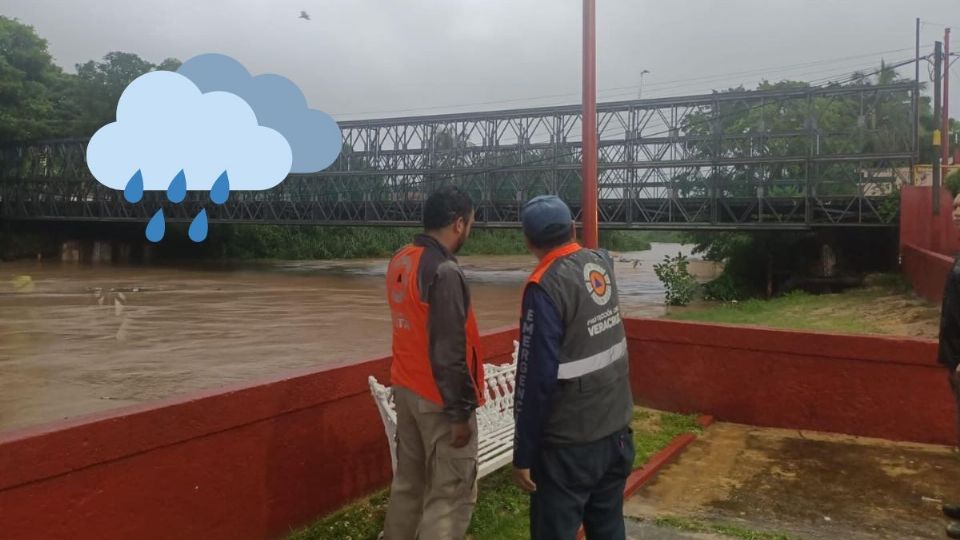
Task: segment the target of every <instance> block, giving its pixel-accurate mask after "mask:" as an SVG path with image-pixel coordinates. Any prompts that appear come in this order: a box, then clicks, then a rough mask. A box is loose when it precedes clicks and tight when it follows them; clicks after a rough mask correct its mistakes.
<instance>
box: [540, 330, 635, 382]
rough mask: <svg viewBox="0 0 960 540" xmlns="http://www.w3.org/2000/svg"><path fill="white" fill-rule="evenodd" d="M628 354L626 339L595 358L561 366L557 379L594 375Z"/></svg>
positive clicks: (590, 357)
mask: <svg viewBox="0 0 960 540" xmlns="http://www.w3.org/2000/svg"><path fill="white" fill-rule="evenodd" d="M626 354H627V340H626V339H624V340H623V341H621V342H620V343H617V344H616V345H614V346H613V347H610V348H609V349H607V350H605V351H602V352H599V353H597V354H594V355H593V356H588V357H586V358H581V359H580V360H574V361H572V362H565V363H563V364H560V370H559V371H558V372H557V378H559V379H576V378H577V377H583V376H584V375H587V374H589V373H593V372H594V371H600V370H601V369H603V368H605V367H607V366H609V365H610V364H612V363H614V362H616V361H617V360H619V359H621V358H625V357H626Z"/></svg>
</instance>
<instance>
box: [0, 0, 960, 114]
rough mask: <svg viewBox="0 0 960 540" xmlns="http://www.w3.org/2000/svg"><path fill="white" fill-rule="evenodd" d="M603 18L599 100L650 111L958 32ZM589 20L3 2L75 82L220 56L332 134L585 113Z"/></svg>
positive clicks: (871, 13) (894, 22) (301, 3)
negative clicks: (490, 116) (106, 71)
mask: <svg viewBox="0 0 960 540" xmlns="http://www.w3.org/2000/svg"><path fill="white" fill-rule="evenodd" d="M597 4H598V7H597V12H598V14H597V17H598V22H597V33H598V52H597V56H598V76H597V79H598V87H599V89H600V99H601V100H610V99H629V98H632V97H635V96H636V95H637V87H638V85H639V82H640V73H641V71H642V70H644V69H646V70H649V71H650V73H649V74H648V75H646V76H645V78H644V91H643V92H644V97H661V96H670V95H682V94H691V93H699V92H705V91H709V90H710V89H712V88H726V87H729V86H734V85H737V84H739V83H741V82H742V83H746V84H750V85H753V84H755V83H756V82H757V80H759V79H761V78H763V77H764V76H765V77H766V78H769V79H771V80H779V79H782V78H785V77H789V78H793V79H797V80H814V79H823V78H825V77H831V76H832V77H843V76H846V75H848V74H849V72H851V71H852V70H854V69H856V68H870V67H871V66H875V65H877V64H878V63H879V60H880V58H881V57H883V58H885V59H886V60H888V61H895V60H902V59H907V58H910V57H912V55H913V46H914V19H915V18H916V17H920V18H921V19H922V20H924V21H927V23H925V24H924V25H923V26H922V33H921V43H922V44H923V50H924V51H929V50H932V43H933V41H934V40H936V39H940V38H941V37H942V34H943V26H944V23H947V24H949V23H957V26H956V27H955V28H956V31H955V34H960V10H958V9H957V7H958V4H957V2H956V1H955V0H919V1H914V2H912V3H911V2H904V1H903V0H597ZM300 10H305V11H307V12H308V13H309V14H310V16H311V17H312V20H311V21H305V20H301V19H298V18H297V17H298V15H299V13H300ZM581 13H582V12H581V2H580V1H579V0H0V14H3V15H6V16H12V17H16V18H18V19H20V20H21V21H23V22H25V23H27V24H30V25H32V26H34V27H35V28H36V29H37V31H38V32H39V34H40V35H41V36H42V37H44V38H46V39H47V40H48V41H49V42H50V50H51V52H52V53H53V55H54V57H55V58H56V61H57V62H58V63H59V64H60V65H62V66H64V67H65V68H67V69H68V70H71V71H72V70H73V65H74V64H76V63H78V62H83V61H86V60H89V59H97V58H101V57H102V56H103V55H104V54H106V53H107V52H110V51H115V50H121V51H127V52H133V53H137V54H139V55H141V56H143V57H144V58H146V59H148V60H150V61H153V62H159V61H160V60H162V59H163V58H165V57H170V56H173V57H177V58H180V59H181V60H186V59H187V58H190V57H191V56H194V55H197V54H202V53H208V52H220V53H224V54H227V55H230V56H232V57H234V58H236V59H237V60H239V61H241V62H242V63H243V64H244V65H245V66H246V67H247V68H248V69H250V71H251V72H253V73H254V74H258V73H263V72H273V73H279V74H282V75H284V76H286V77H289V78H290V79H292V80H293V81H294V82H296V83H297V84H298V85H299V86H300V88H301V89H302V90H303V91H304V93H305V94H306V96H307V99H308V100H309V102H310V104H311V106H312V107H314V108H319V109H321V110H324V111H326V112H328V113H331V114H333V115H334V117H335V118H337V119H338V120H343V119H351V118H370V117H378V116H399V115H414V114H428V113H435V112H454V111H466V110H480V109H502V108H515V107H526V106H537V105H546V104H553V103H574V102H577V101H578V100H579V92H580V45H581V35H580V31H581V26H580V24H581V22H580V21H581V19H580V18H581ZM952 41H954V42H955V43H957V44H958V45H960V37H955V38H954V39H953V40H952ZM954 49H955V50H957V51H960V47H955V48H954ZM881 52H882V53H883V54H879V53H881ZM803 64H805V65H803ZM956 67H957V70H955V74H954V76H953V77H951V79H952V80H951V83H952V84H953V88H951V97H952V99H953V100H954V101H953V102H954V103H955V104H956V105H954V107H953V108H952V110H953V111H956V112H955V114H953V116H955V117H957V116H960V114H958V113H960V64H958V65H957V66H956ZM907 71H909V73H910V76H911V77H912V73H913V71H912V68H909V69H908V70H907ZM925 77H926V66H924V67H923V68H922V75H921V78H922V80H923V78H925ZM691 79H696V80H691Z"/></svg>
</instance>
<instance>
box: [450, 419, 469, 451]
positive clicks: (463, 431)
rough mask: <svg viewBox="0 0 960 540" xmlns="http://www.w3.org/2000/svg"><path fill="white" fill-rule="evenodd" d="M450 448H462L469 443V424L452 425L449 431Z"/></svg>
mask: <svg viewBox="0 0 960 540" xmlns="http://www.w3.org/2000/svg"><path fill="white" fill-rule="evenodd" d="M450 434H451V437H450V446H452V447H454V448H463V447H464V446H466V445H467V443H468V442H470V435H471V433H470V423H469V422H463V423H454V424H453V428H452V429H451V430H450Z"/></svg>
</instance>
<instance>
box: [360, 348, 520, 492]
mask: <svg viewBox="0 0 960 540" xmlns="http://www.w3.org/2000/svg"><path fill="white" fill-rule="evenodd" d="M516 374H517V342H516V341H514V342H513V362H511V363H509V364H503V365H499V366H494V365H489V364H487V365H485V366H484V379H485V381H486V389H485V391H484V392H485V395H486V398H487V399H486V403H484V405H483V407H480V408H479V409H477V431H478V432H479V433H478V434H477V444H478V449H477V453H478V461H479V463H478V471H477V474H478V475H479V477H480V478H483V477H484V476H486V475H488V474H490V473H491V472H493V471H495V470H497V469H499V468H500V467H503V466H504V465H506V464H507V463H510V462H511V461H512V460H513V391H514V379H515V377H516ZM367 380H368V382H369V383H370V393H372V394H373V400H374V401H375V402H376V404H377V409H379V411H380V419H381V420H383V427H384V431H386V433H387V442H388V443H389V445H390V459H391V460H392V462H393V470H394V472H396V470H397V439H396V434H397V409H396V406H395V405H394V403H393V390H392V389H391V388H390V387H387V386H383V385H382V384H380V383H379V382H377V379H376V378H375V377H373V376H372V375H371V376H370V378H369V379H367Z"/></svg>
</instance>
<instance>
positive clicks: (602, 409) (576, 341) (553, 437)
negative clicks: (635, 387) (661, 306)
mask: <svg viewBox="0 0 960 540" xmlns="http://www.w3.org/2000/svg"><path fill="white" fill-rule="evenodd" d="M559 249H563V248H559ZM528 283H538V284H539V285H540V286H541V287H542V288H543V289H544V290H545V291H546V293H547V294H548V295H549V296H550V299H551V300H553V303H554V305H555V306H556V307H557V309H558V310H559V312H560V316H561V318H562V319H563V324H564V328H565V331H564V335H563V343H562V344H561V346H560V369H559V372H558V379H559V384H558V389H557V391H556V394H555V395H554V396H553V399H552V400H551V403H552V410H551V413H550V416H549V418H548V419H547V423H546V425H545V426H544V431H543V437H544V439H543V440H544V442H545V443H546V444H554V445H565V444H580V443H587V442H592V441H596V440H599V439H602V438H604V437H606V436H608V435H611V434H613V433H616V432H618V431H620V430H622V429H623V428H625V427H626V426H627V425H629V424H630V420H631V419H632V418H633V395H632V394H631V391H630V373H629V371H630V366H629V360H628V358H627V336H626V332H625V331H624V328H623V322H622V320H621V313H620V301H619V299H618V297H617V285H616V281H615V279H614V276H613V261H612V260H611V259H610V257H609V255H607V254H606V253H605V252H598V251H593V250H589V249H579V250H576V251H573V252H572V253H569V254H566V255H562V256H561V257H559V258H557V259H556V260H554V261H553V262H552V263H550V265H549V267H547V269H546V270H545V271H543V272H542V273H539V275H538V273H534V275H533V276H531V279H530V281H529V282H528Z"/></svg>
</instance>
